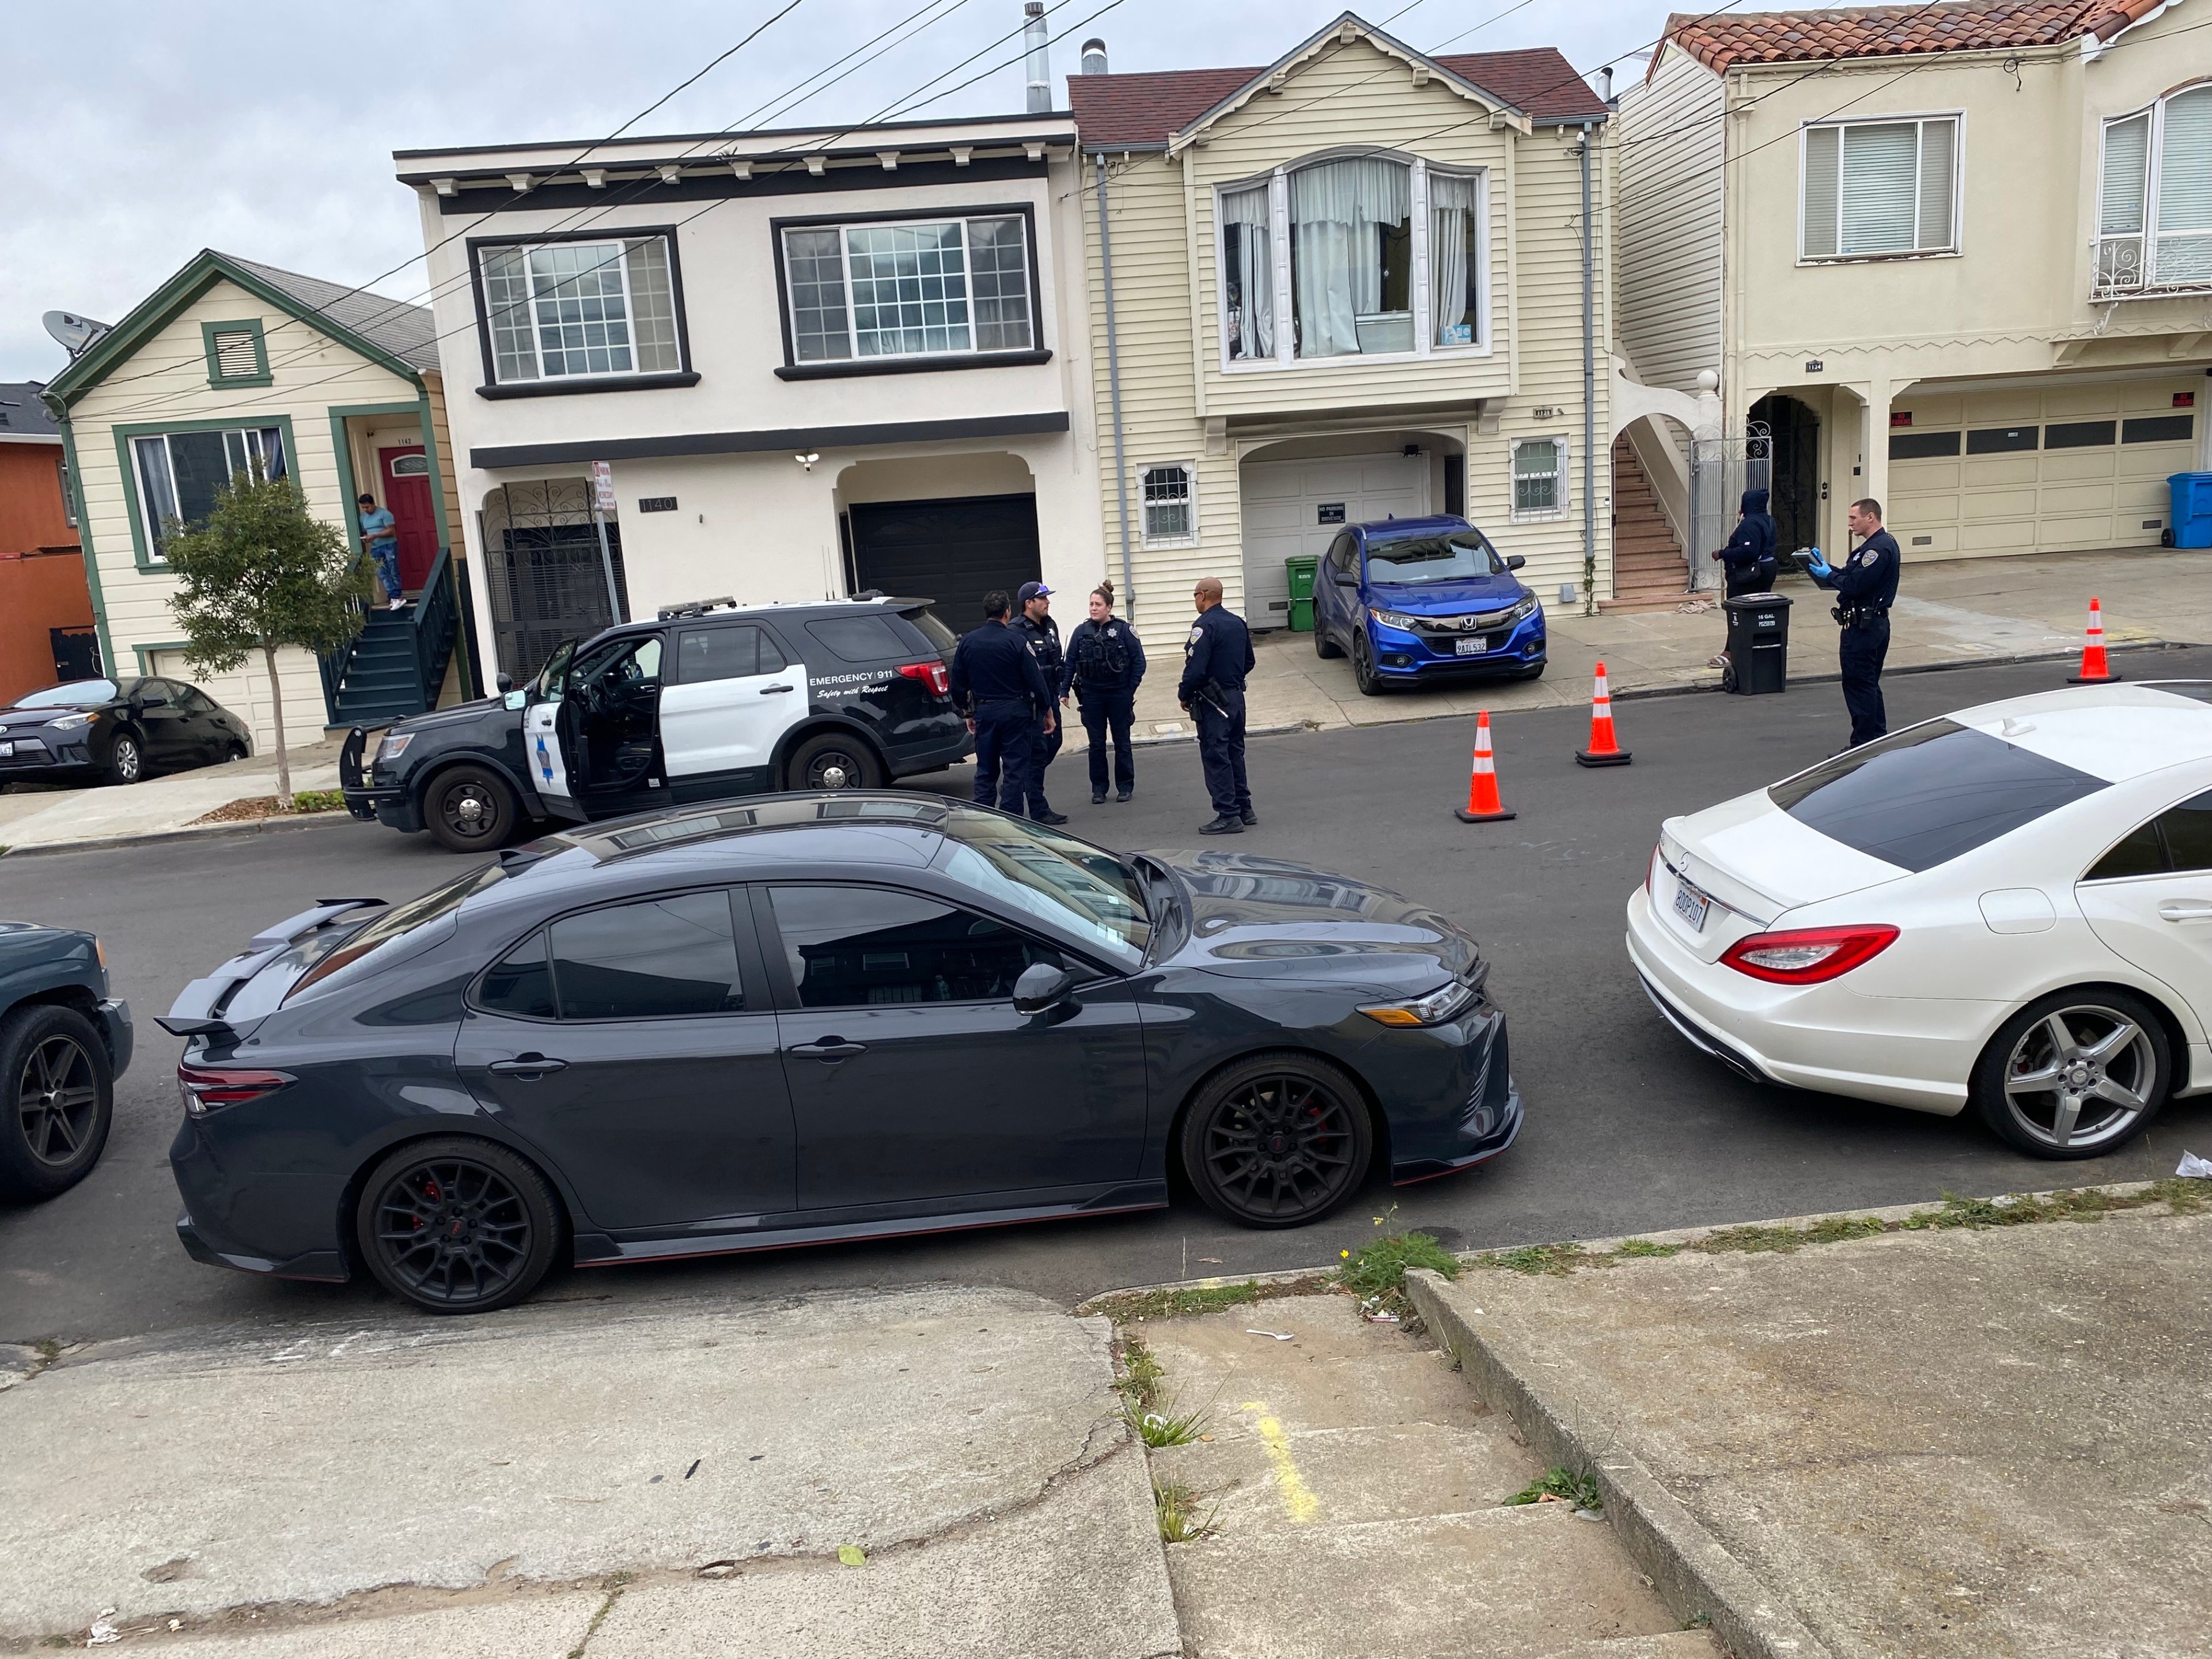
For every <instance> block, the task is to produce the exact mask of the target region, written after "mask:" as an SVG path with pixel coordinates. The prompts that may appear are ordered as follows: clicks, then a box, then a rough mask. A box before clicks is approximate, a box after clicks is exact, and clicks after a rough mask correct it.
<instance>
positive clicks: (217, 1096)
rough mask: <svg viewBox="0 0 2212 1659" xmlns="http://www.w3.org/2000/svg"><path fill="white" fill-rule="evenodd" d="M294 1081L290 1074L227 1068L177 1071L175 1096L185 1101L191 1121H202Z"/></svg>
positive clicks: (193, 1067)
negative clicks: (200, 1118) (192, 1118)
mask: <svg viewBox="0 0 2212 1659" xmlns="http://www.w3.org/2000/svg"><path fill="white" fill-rule="evenodd" d="M293 1080H294V1079H293V1077H292V1074H291V1073H289V1072H255V1071H246V1070H244V1069H243V1068H240V1067H237V1066H178V1067H177V1092H178V1093H179V1095H181V1096H183V1097H184V1102H185V1112H186V1114H187V1115H191V1116H192V1117H205V1116H206V1115H208V1114H209V1113H210V1112H219V1111H221V1110H222V1109H223V1108H224V1107H226V1106H237V1105H241V1104H243V1103H245V1102H246V1101H249V1100H258V1099H260V1098H261V1097H262V1096H264V1095H273V1094H275V1093H276V1091H277V1090H279V1089H281V1088H283V1086H284V1085H286V1084H288V1083H290V1082H292V1081H293Z"/></svg>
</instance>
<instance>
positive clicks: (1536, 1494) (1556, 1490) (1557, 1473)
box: [1505, 1468, 1605, 1510]
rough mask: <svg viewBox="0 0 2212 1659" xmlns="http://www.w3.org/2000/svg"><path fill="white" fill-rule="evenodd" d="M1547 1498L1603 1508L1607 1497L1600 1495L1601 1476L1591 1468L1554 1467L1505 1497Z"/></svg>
mask: <svg viewBox="0 0 2212 1659" xmlns="http://www.w3.org/2000/svg"><path fill="white" fill-rule="evenodd" d="M1546 1498H1551V1499H1553V1501H1554V1502H1557V1503H1562V1504H1573V1505H1574V1506H1575V1507H1576V1508H1577V1509H1578V1510H1603V1509H1604V1508H1605V1500H1604V1499H1603V1498H1601V1497H1599V1496H1598V1490H1597V1476H1596V1475H1595V1474H1592V1473H1591V1472H1590V1471H1589V1470H1588V1469H1583V1470H1580V1471H1577V1470H1574V1469H1568V1468H1550V1469H1547V1470H1546V1471H1545V1472H1544V1473H1543V1474H1540V1475H1538V1476H1537V1477H1536V1478H1535V1479H1534V1480H1531V1481H1530V1482H1529V1483H1528V1485H1527V1486H1523V1487H1522V1488H1521V1490H1520V1491H1519V1492H1515V1493H1514V1494H1513V1496H1512V1497H1510V1498H1507V1499H1506V1500H1505V1502H1506V1504H1508V1505H1509V1506H1510V1505H1512V1504H1541V1503H1542V1502H1543V1501H1544V1500H1545V1499H1546Z"/></svg>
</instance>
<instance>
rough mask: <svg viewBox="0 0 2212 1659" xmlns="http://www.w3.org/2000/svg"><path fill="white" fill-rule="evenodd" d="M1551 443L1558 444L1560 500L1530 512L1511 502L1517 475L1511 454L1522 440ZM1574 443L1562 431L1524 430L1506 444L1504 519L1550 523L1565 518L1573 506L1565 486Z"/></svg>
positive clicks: (1531, 442)
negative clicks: (1552, 504)
mask: <svg viewBox="0 0 2212 1659" xmlns="http://www.w3.org/2000/svg"><path fill="white" fill-rule="evenodd" d="M1541 443H1553V444H1557V445H1559V505H1558V506H1557V507H1543V508H1541V509H1539V510H1537V511H1535V512H1532V513H1523V512H1522V511H1520V510H1519V509H1518V508H1516V507H1515V506H1514V505H1513V497H1514V494H1515V491H1514V488H1513V484H1514V480H1515V478H1516V477H1518V476H1519V475H1518V474H1516V472H1515V471H1514V470H1513V457H1514V455H1515V453H1516V452H1517V451H1518V450H1519V449H1520V447H1521V446H1522V445H1523V444H1541ZM1573 449H1574V443H1573V441H1572V440H1571V439H1570V438H1569V437H1568V436H1567V435H1566V434H1565V433H1564V432H1524V433H1522V435H1520V436H1519V437H1517V438H1515V439H1513V440H1512V441H1510V442H1509V443H1507V445H1506V446H1505V521H1506V523H1508V524H1551V523H1553V522H1554V521H1555V520H1560V519H1564V518H1565V517H1566V516H1567V514H1568V513H1570V512H1571V511H1572V510H1573V505H1574V504H1573V500H1572V497H1571V492H1570V490H1569V488H1568V483H1569V480H1570V479H1571V478H1572V477H1573V476H1574V465H1573Z"/></svg>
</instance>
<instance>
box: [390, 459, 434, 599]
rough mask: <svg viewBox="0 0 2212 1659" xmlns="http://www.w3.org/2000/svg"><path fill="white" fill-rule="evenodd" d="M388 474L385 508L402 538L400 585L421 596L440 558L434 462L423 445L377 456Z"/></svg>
mask: <svg viewBox="0 0 2212 1659" xmlns="http://www.w3.org/2000/svg"><path fill="white" fill-rule="evenodd" d="M376 453H377V459H378V460H379V462H380V464H381V470H382V471H383V473H384V504H385V506H386V507H390V508H391V509H392V520H393V523H392V528H393V529H394V530H396V531H397V532H398V534H399V585H400V586H402V587H404V588H405V589H406V590H407V591H408V592H410V593H419V592H422V584H423V583H425V582H426V581H428V580H429V579H430V567H431V565H433V564H434V563H435V562H437V557H438V515H437V513H436V511H435V509H434V508H433V507H432V506H431V504H430V458H429V457H428V456H427V455H425V454H424V453H422V445H420V444H410V445H407V446H406V447H404V448H398V449H380V450H378V451H377V452H376Z"/></svg>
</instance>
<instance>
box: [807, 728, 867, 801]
mask: <svg viewBox="0 0 2212 1659" xmlns="http://www.w3.org/2000/svg"><path fill="white" fill-rule="evenodd" d="M783 776H784V787H785V788H787V789H880V788H882V787H884V769H883V768H882V767H881V766H880V765H878V763H877V761H876V757H875V756H874V755H872V753H870V752H869V750H868V747H867V745H866V744H864V743H862V742H860V740H859V739H858V738H848V737H846V736H845V735H844V734H843V733H842V732H824V733H823V735H822V736H820V737H818V738H808V739H807V740H806V741H805V743H802V744H799V747H798V748H796V749H794V750H792V751H791V759H790V760H789V762H787V763H786V764H785V766H784V769H783Z"/></svg>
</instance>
